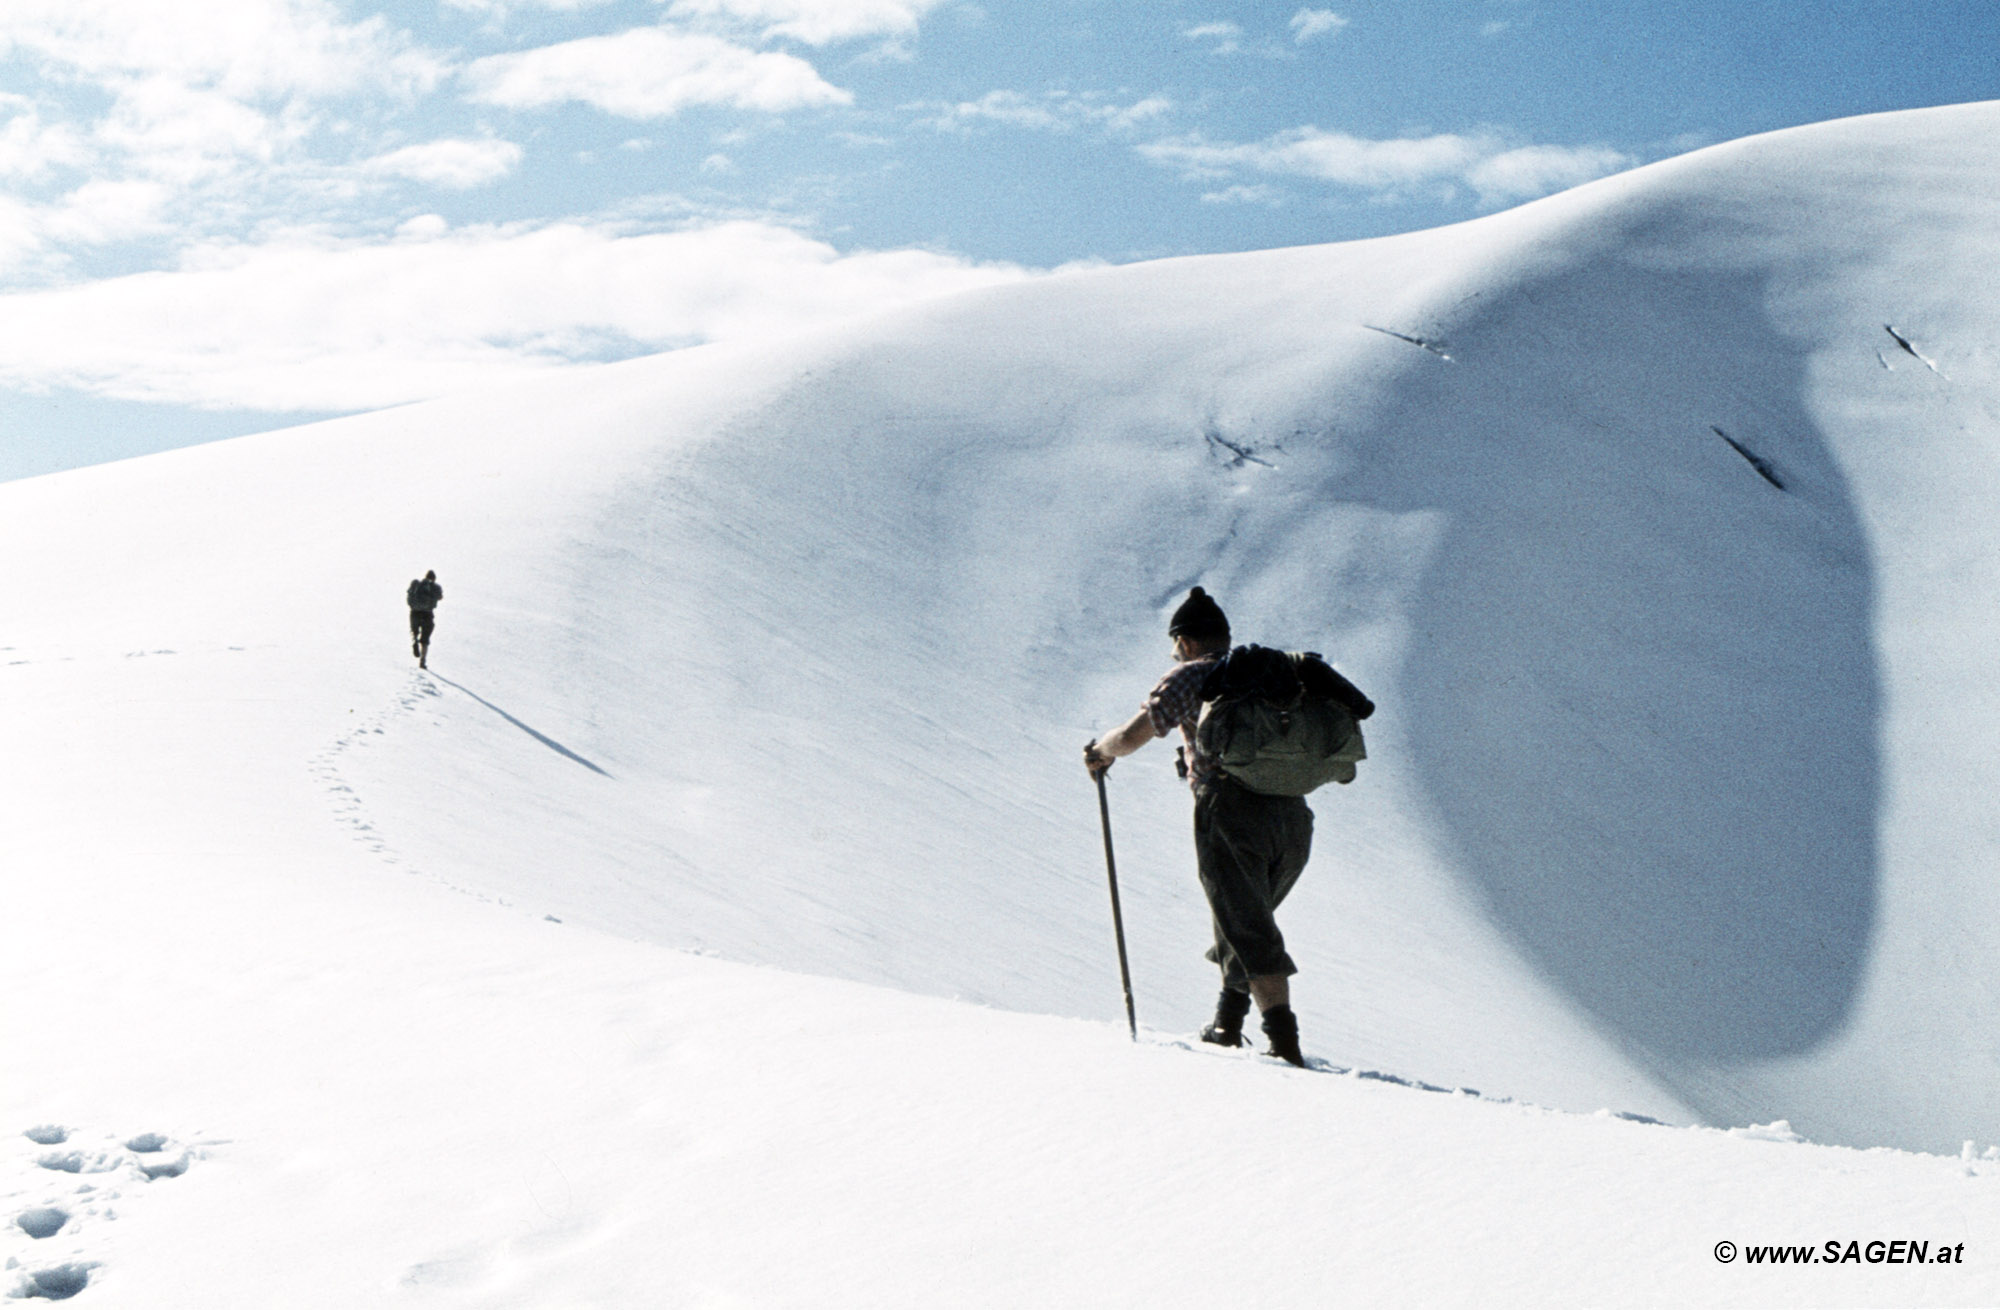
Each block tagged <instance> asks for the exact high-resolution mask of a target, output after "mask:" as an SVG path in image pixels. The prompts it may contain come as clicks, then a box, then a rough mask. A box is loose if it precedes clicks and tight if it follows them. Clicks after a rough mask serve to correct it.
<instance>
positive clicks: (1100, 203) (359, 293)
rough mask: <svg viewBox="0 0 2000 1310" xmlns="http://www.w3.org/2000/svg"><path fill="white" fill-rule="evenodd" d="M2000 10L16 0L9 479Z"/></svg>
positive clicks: (1078, 253)
mask: <svg viewBox="0 0 2000 1310" xmlns="http://www.w3.org/2000/svg"><path fill="white" fill-rule="evenodd" d="M1995 50H2000V5H1995V4H1994V3H1992V0H1945V2H1939V3H1913V2H1911V0H1875V2H1874V3H1868V4H1863V3H1849V2H1847V0H1840V2H1837V3H1816V4H1811V5H1801V4H1793V3H1758V2H1757V0H1736V2H1735V3H1711V2H1710V0H1694V2H1691V3H1683V4H1677V5H1646V4H1636V3H1603V4H1589V3H1580V2H1576V0H1367V2H1365V3H1364V2H1362V0H1352V2H1350V0H1308V2H1307V3H1303V4H1301V3H1290V4H1241V3H1211V2H1206V0H1046V2H1045V3H1039V4H1024V3H1023V4H1016V3H1008V2H1007V0H986V2H985V3H972V2H970V0H405V2H404V3H399V4H393V5H382V4H372V3H363V2H361V0H204V3H203V4H201V5H199V6H170V5H161V4H159V3H157V0H5V3H4V5H0V478H7V477H19V476H24V475H28V474H33V473H37V472H44V471H50V470H54V469H59V468H64V467H72V466H75V465H79V464H87V463H92V462H96V461H99V460H103V459H109V458H117V457H121V456H125V455H131V454H138V453H143V452H146V451H150V450H156V449H163V448H167V447H171V446H174V445H180V444H185V443H187V442H190V441H197V440H206V439H213V438H216V437H221V436H228V435H234V434H238V433H243V432H251V431H257V430H261V429H264V428H269V427H275V426H279V425H281V424H283V423H287V422H294V421H299V420H302V419H306V418H311V417H318V416H322V415H327V414H334V413H343V412H352V411H355V410H360V409H368V408H375V407H379V406H382V405H389V404H398V403H404V402H408V401H412V400H418V399H423V398H426V397H428V396H433V395H438V394H443V393H445V392H448V391H451V390H454V389H458V388H463V387H472V386H484V385H490V384H492V383H494V382H496V381H500V380H504V379H506V378H508V377H512V376H518V375H520V374H523V373H527V372H532V371H536V370H541V369H549V368H562V367H573V366H576V365H579V364H587V363H589V362H592V361H600V360H606V359H615V358H623V357H627V356H630V355H635V354H642V353H647V352H650V351H655V350H663V349H671V348H675V347H678V346H683V345H688V344H692V343H696V342H701V341H709V340H717V339H723V338H731V337H744V336H756V335H759V334H768V333H774V332H782V331H786V330H789V329H792V328H796V327H800V326H807V325H811V324H815V323H822V322H827V321H830V320H833V319H837V318H838V317H840V316H842V315H846V314H851V313H856V312H867V311H872V310H876V309H882V308H888V307H892V306H894V305H896V304H899V303H904V302H907V301H909V300H911V299H913V298H917V297H922V296H926V295H932V294H936V293H939V292H943V291H950V290H955V289H961V288H969V287H976V286H981V285H990V284H994V283H998V282H1005V281H1011V280H1016V279H1020V278H1025V277H1032V276H1035V275H1037V274H1038V273H1040V272H1042V271H1045V270H1048V269H1051V268H1056V267H1061V266H1063V265H1066V264H1074V263H1080V262H1093V261H1097V262H1127V261H1132V260H1138V259H1147V258H1155V257H1160V256H1166V255H1178V254H1191V253H1201V252H1210V251H1227V250H1246V249H1256V248H1263V247H1270V246H1279V245H1294V244H1301V243H1309V242H1320V241H1339V240H1348V239H1353V238H1357V237H1365V236H1374V235H1380V234H1384V233H1389V232H1397V231H1406V230H1411V229H1416V228H1424V227H1431V226H1435V225H1438V224H1441V223H1448V222H1453V221H1458V220H1462V219H1466V218H1471V217H1474V216H1476V215H1478V214H1481V213H1487V212H1491V211H1493V210H1495V209H1499V208H1504V207H1506V206H1509V205H1513V204H1518V203H1521V202H1523V201H1526V200H1530V199H1533V198H1536V197H1538V196H1541V195H1544V194H1548V193H1550V192H1552V191H1556V190H1560V189H1562V188H1564V187H1567V186H1571V185H1575V184H1577V183H1580V182H1584V181H1588V180H1590V179H1592V178H1595V177H1599V176H1603V175H1605V174H1608V173H1612V172H1616V171H1619V170H1622V169H1626V168H1630V167H1634V166H1636V165H1639V164H1644V163H1648V162H1652V161H1654V160H1658V159H1661V158H1665V157H1667V156H1670V155H1673V154H1677V153H1680V152H1682V151H1685V150H1688V149H1692V148H1696V147H1699V146H1701V145H1706V144H1711V143H1714V142H1718V141H1723V140H1728V139H1731V138H1734V137H1739V136H1744V135H1748V134H1751V133H1755V132H1761V131H1767V130H1770V129H1774V128H1780V127H1787V126H1793V125H1797V124H1802V123H1809V122H1815V121H1820V120H1823V119H1828V118H1836V117H1841V116H1844V115H1848V114H1856V113H1866V112H1871V111H1876V110H1886V109H1903V108H1915V107H1919V106H1923V105H1931V104H1944V103H1954V102H1960V101H1968V100H1979V99H1988V98H1992V97H1995V96H2000V60H1996V58H1995V56H1994V54H1993V52H1994V51H1995Z"/></svg>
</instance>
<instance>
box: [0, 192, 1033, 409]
mask: <svg viewBox="0 0 2000 1310" xmlns="http://www.w3.org/2000/svg"><path fill="white" fill-rule="evenodd" d="M1028 276H1030V274H1029V272H1028V271H1027V270H1025V269H1022V268H1019V267H1017V266H1014V265H1010V264H1001V263H975V262H972V261H968V260H964V259H958V258H954V257H952V256H949V255H940V254H933V253H930V252H927V251H921V250H895V251H862V252H857V253H849V254H843V253H841V252H839V251H838V250H836V249H835V248H834V247H832V246H831V245H828V244H827V243H825V242H823V241H817V240H814V239H812V238H810V237H808V236H805V235H802V234H800V233H798V232H796V231H793V230H791V229H789V228H785V227H780V226H777V225H774V224H770V223H764V222H754V221H734V222H724V223H715V224H710V225H707V226H703V227H699V228H690V229H687V230H683V231H675V232H651V233H631V232H626V231H621V230H618V229H616V228H613V227H609V226H604V225H593V224H589V223H583V222H560V223H551V224H546V225H542V226H532V227H518V226H510V227H474V228H467V229H463V230H452V229H450V228H448V227H447V225H446V224H445V223H444V221H443V220H442V219H436V218H430V219H419V220H414V221H412V222H410V223H407V224H405V225H404V228H403V231H402V234H401V236H400V237H399V238H398V239H395V240H390V241H363V240H352V239H338V238H332V237H325V236H315V235H311V234H300V235H295V236H291V237H286V238H281V239H276V240H272V241H269V242H266V243H262V244H256V245H247V244H233V245H223V246H215V247H207V248H203V249H199V250H195V251H191V252H189V253H188V254H187V256H186V257H185V258H184V260H183V261H182V264H181V266H180V267H178V268H175V269H173V270H170V271H156V272H146V273H136V274H130V275H127V276H124V277H115V278H106V279H101V280H98V281H95V282H91V283H87V284H84V285H80V286H76V287H68V288H61V289H51V290H44V291H35V292H25V293H17V294H14V295H9V296H5V297H0V384H4V385H8V386H13V387H17V388H21V389H24V390H45V389H48V388H51V387H62V388H77V389H81V390H84V391H89V392H93V393H96V394H99V395H106V396H112V397H117V398H121V399H129V400H146V401H156V402H167V403H173V404H181V405H192V406H198V407H203V408H212V409H229V408H244V409H261V410H271V411H294V412H298V411H312V410H353V409H365V408H373V407H377V406H383V405H393V404H399V403H403V402H406V401H412V400H420V399H425V398H428V397H432V396H437V395H442V394H445V393H447V392H450V391H453V390H458V389H462V388H465V387H468V386H478V385H488V384H491V383H494V382H496V381H501V380H504V379H506V378H510V377H517V376H520V375H522V374H524V373H528V372H533V371H537V370H542V369H548V368H554V367H560V366H563V365H565V364H569V363H572V362H575V361H577V360H589V359H592V358H597V359H604V358H617V357H624V356H627V355H633V354H640V353H647V352H651V351H656V350H665V349H670V348H673V347H678V346H686V345H691V344H695V343H698V342H705V341H722V340H729V339H732V338H738V337H744V336H752V335H769V334H774V333H779V332H785V331H791V330H795V329H798V328H801V327H807V326H813V325H817V324H824V323H830V322H833V321H835V320H838V319H841V318H845V317H850V316H854V315H858V314H867V313H873V312H879V311H883V310H888V309H892V308H895V307H897V306H899V305H904V304H908V303H911V302H913V301H916V300H920V299H924V298H927V297H930V296H935V295H942V294H946V293H949V292H953V291H962V290H968V289H971V288H975V287H981V286H991V285H995V284H998V283H1004V282H1012V281H1017V280H1020V279H1022V278H1025V277H1028Z"/></svg>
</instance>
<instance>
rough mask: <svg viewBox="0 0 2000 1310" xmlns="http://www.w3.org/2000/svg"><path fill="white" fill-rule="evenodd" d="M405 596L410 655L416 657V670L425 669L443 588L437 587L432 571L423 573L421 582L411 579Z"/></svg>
mask: <svg viewBox="0 0 2000 1310" xmlns="http://www.w3.org/2000/svg"><path fill="white" fill-rule="evenodd" d="M406 594H407V597H408V599H409V602H410V654H412V655H414V656H416V657H417V667H418V668H420V669H427V668H429V667H430V665H429V664H428V663H426V659H427V657H428V656H429V655H430V650H431V633H432V631H433V630H435V629H436V627H437V607H438V602H439V601H441V600H443V599H444V588H443V587H440V586H438V575H437V573H436V571H435V570H433V571H431V572H427V573H425V574H424V576H423V578H422V580H421V581H419V580H416V579H412V580H411V582H410V590H409V591H408V593H406Z"/></svg>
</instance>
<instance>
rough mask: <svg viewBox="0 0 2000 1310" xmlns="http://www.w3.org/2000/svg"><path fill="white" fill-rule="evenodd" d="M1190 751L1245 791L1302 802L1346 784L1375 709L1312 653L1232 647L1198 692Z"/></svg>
mask: <svg viewBox="0 0 2000 1310" xmlns="http://www.w3.org/2000/svg"><path fill="white" fill-rule="evenodd" d="M1201 699H1202V702H1203V704H1202V708H1201V716H1200V718H1199V719H1198V720H1197V721H1196V723H1195V746H1196V749H1198V750H1199V751H1200V752H1201V753H1202V754H1203V755H1204V756H1206V757H1208V758H1209V759H1211V760H1214V761H1215V763H1216V765H1217V766H1218V767H1219V768H1221V770H1222V771H1223V772H1224V773H1225V774H1227V775H1228V776H1229V777H1231V778H1233V779H1235V780H1236V781H1237V782H1239V783H1241V784H1242V785H1243V786H1245V787H1247V788H1249V789H1250V790H1251V791H1254V792H1261V793H1263V794H1264V795H1267V796H1304V795H1306V794H1307V793H1308V792H1311V791H1313V790H1314V789H1316V788H1318V787H1321V786H1324V785H1325V784H1326V783H1329V782H1339V783H1349V782H1353V781H1354V778H1355V772H1356V770H1355V766H1356V765H1357V764H1358V763H1359V762H1360V761H1362V760H1364V759H1366V758H1368V749H1367V746H1366V744H1365V743H1364V742H1363V740H1362V736H1361V720H1363V719H1365V718H1367V717H1368V716H1369V715H1371V714H1373V713H1374V712H1375V703H1374V702H1373V701H1371V700H1369V699H1368V697H1367V696H1365V695H1363V694H1362V692H1361V689H1360V688H1358V687H1356V686H1355V685H1354V684H1353V683H1351V682H1349V681H1348V680H1347V679H1346V678H1344V677H1342V676H1341V675H1340V673H1339V672H1338V671H1337V670H1335V669H1334V667H1333V666H1332V665H1331V664H1328V663H1327V662H1326V661H1325V660H1324V659H1322V658H1321V657H1320V656H1319V655H1318V654H1317V653H1316V652H1313V651H1282V650H1272V649H1270V648H1269V647H1266V646H1238V647H1236V648H1234V649H1233V650H1231V651H1230V652H1229V654H1227V655H1226V656H1224V657H1223V659H1222V661H1221V662H1220V663H1219V664H1217V665H1216V667H1215V671H1214V672H1213V673H1211V674H1209V676H1208V681H1207V682H1206V683H1205V684H1204V685H1203V687H1202V695H1201Z"/></svg>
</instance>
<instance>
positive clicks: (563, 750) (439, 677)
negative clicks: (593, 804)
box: [428, 669, 611, 778]
mask: <svg viewBox="0 0 2000 1310" xmlns="http://www.w3.org/2000/svg"><path fill="white" fill-rule="evenodd" d="M428 673H429V676H430V677H431V678H432V680H434V681H436V682H440V683H443V684H444V685H445V686H447V687H450V688H451V689H452V690H453V691H456V692H459V693H460V694H462V695H464V696H468V697H470V698H471V699H473V700H475V701H477V702H479V704H481V705H484V706H485V707H486V708H487V709H489V710H491V711H493V712H494V713H495V714H497V715H499V716H500V717H501V718H503V719H505V720H506V721H507V722H509V723H511V724H513V725H514V726H515V727H516V728H519V729H520V730H521V731H522V732H525V733H527V734H528V735H529V736H530V737H533V738H534V739H535V740H536V741H538V742H540V743H541V744H542V745H544V746H546V747H548V748H549V749H550V750H552V751H554V752H555V753H556V754H558V755H560V756H562V757H563V758H564V759H566V760H572V761H574V762H576V763H578V764H581V765H582V766H583V767H584V768H586V769H589V770H590V771H591V772H592V773H595V774H597V775H598V776H599V777H603V778H609V777H610V776H611V775H610V774H608V773H606V772H605V771H604V770H603V769H601V768H599V767H598V766H597V765H596V764H594V763H592V762H591V761H589V760H587V759H585V758H584V757H583V756H581V755H578V754H577V753H576V752H575V751H573V750H571V749H570V748H569V747H567V746H565V745H563V744H562V743H561V742H559V741H557V740H556V739H555V738H553V737H550V736H548V735H546V734H545V733H541V732H537V731H536V730H535V729H533V728H531V727H529V726H528V725H527V724H525V723H523V722H521V721H520V720H519V719H517V718H515V717H514V716H513V715H511V714H509V713H508V712H507V711H505V710H503V709H501V708H500V707H499V706H498V705H495V704H494V703H493V702H492V701H490V700H487V699H486V698H485V697H484V696H481V695H480V694H479V693H478V692H476V691H473V690H472V689H471V688H470V687H465V686H461V685H460V684H458V683H456V682H453V681H452V680H451V679H450V678H447V677H445V676H444V675H443V674H441V673H439V672H438V671H437V670H436V669H431V670H428Z"/></svg>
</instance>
